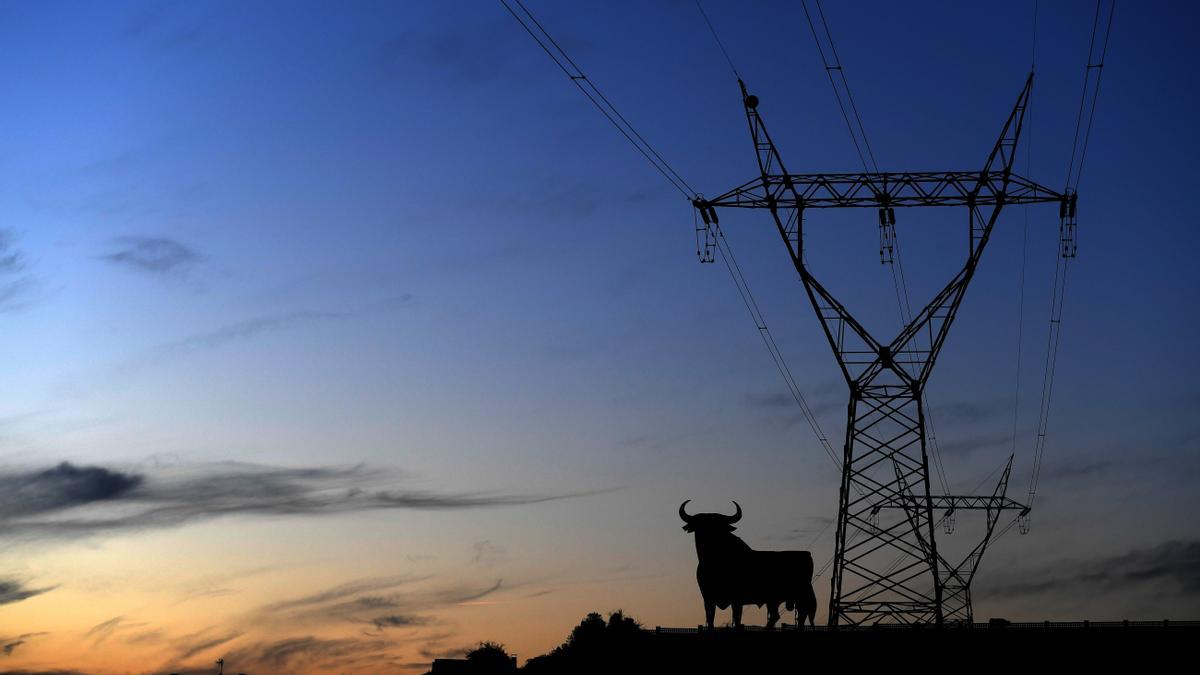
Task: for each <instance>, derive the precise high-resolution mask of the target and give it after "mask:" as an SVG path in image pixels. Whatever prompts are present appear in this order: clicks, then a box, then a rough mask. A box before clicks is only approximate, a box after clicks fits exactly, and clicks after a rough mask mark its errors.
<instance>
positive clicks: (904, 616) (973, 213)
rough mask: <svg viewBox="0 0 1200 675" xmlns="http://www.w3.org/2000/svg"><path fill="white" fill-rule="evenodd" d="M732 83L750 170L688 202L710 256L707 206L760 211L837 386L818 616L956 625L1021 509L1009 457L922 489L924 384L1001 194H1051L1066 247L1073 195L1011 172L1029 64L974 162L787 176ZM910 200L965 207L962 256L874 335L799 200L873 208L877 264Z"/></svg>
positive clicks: (1071, 245) (1030, 198) (1017, 199)
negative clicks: (974, 516) (986, 558)
mask: <svg viewBox="0 0 1200 675" xmlns="http://www.w3.org/2000/svg"><path fill="white" fill-rule="evenodd" d="M738 83H739V85H740V86H741V89H742V102H743V105H744V106H745V110H746V120H747V121H748V122H749V126H750V135H751V137H752V139H753V141H754V150H755V154H756V155H757V158H758V167H759V174H760V175H759V177H758V178H755V179H753V180H751V181H749V182H747V183H745V184H743V185H740V186H738V187H736V188H734V189H732V190H730V191H729V192H726V193H725V194H723V195H721V196H719V197H716V198H715V199H702V198H697V199H695V200H694V201H693V205H694V206H695V208H696V210H697V211H698V212H699V214H700V217H701V219H702V220H703V222H704V224H705V227H704V233H705V241H704V242H703V246H702V247H701V250H700V255H701V260H712V257H713V256H712V251H713V248H714V247H715V246H717V245H719V242H718V241H717V239H716V238H717V237H718V236H720V235H719V229H718V227H717V224H718V220H717V218H718V217H717V208H741V209H766V210H767V211H769V212H770V214H771V217H772V219H773V220H774V222H775V226H776V228H777V230H778V231H779V235H780V237H781V238H782V239H783V242H784V244H785V245H786V247H787V250H788V253H789V255H790V256H791V259H792V264H793V265H794V266H795V268H796V271H797V272H798V273H799V275H800V281H801V283H802V284H803V286H804V290H805V293H807V295H808V299H809V301H810V302H811V303H812V307H813V310H814V311H815V312H816V314H817V318H818V319H819V320H820V323H821V327H822V329H823V330H824V332H825V336H826V338H827V339H828V341H829V346H830V347H831V348H832V349H833V354H834V356H835V357H836V358H837V362H838V366H839V367H840V369H841V371H842V375H843V376H844V377H845V380H846V384H847V385H848V387H849V393H850V399H849V405H848V409H847V422H846V440H845V445H844V447H843V459H842V480H841V488H840V490H839V506H838V520H837V534H836V542H835V548H834V561H833V572H832V577H831V579H830V584H831V589H830V601H829V624H830V625H831V626H836V625H839V624H843V623H845V624H852V625H857V624H871V623H877V622H883V623H905V624H924V623H930V624H939V625H940V624H942V623H943V622H950V621H963V622H970V621H972V620H973V616H972V610H971V595H970V585H971V580H972V578H973V577H974V574H975V570H976V569H977V568H978V565H979V561H980V560H981V559H982V556H983V553H984V551H985V550H986V548H987V545H988V543H989V542H990V541H991V538H992V534H993V532H994V528H995V526H996V522H997V520H998V519H999V517H1000V515H1001V513H1002V512H1005V511H1009V512H1012V511H1015V512H1017V513H1019V514H1021V515H1027V514H1028V508H1027V507H1026V506H1024V505H1022V504H1019V503H1017V502H1016V501H1013V500H1012V499H1009V498H1008V497H1007V496H1006V490H1007V486H1008V478H1009V474H1010V472H1011V469H1012V459H1011V458H1010V459H1009V464H1008V467H1007V468H1006V469H1005V471H1004V473H1003V475H1002V477H1001V479H1000V481H999V483H998V484H997V486H996V488H995V490H994V491H993V492H992V494H990V495H978V496H976V495H953V494H934V493H933V492H931V490H930V480H929V478H930V475H929V454H928V452H927V450H926V440H927V436H926V434H927V431H926V421H925V419H926V413H925V410H924V400H925V399H924V390H925V385H926V383H927V382H928V380H929V375H930V372H931V371H932V369H933V364H934V362H935V361H936V359H937V356H938V353H939V352H940V351H941V348H942V345H943V344H944V343H945V340H946V335H947V333H948V331H949V330H950V325H951V324H952V323H953V322H954V317H955V314H956V313H957V311H958V307H959V305H960V304H961V303H962V300H963V296H964V294H965V293H966V290H967V286H968V285H969V284H970V282H971V279H972V277H973V276H974V275H975V270H976V268H977V267H978V265H979V261H980V258H981V256H982V255H983V251H984V249H985V248H986V247H987V244H988V241H989V239H990V237H991V234H992V228H993V227H994V226H995V224H996V221H997V219H998V218H999V216H1000V212H1001V210H1002V209H1003V208H1004V207H1005V206H1006V205H1027V204H1037V203H1058V204H1059V205H1060V209H1059V216H1060V218H1061V219H1062V224H1061V227H1060V239H1061V246H1060V250H1061V253H1062V255H1063V256H1064V257H1073V256H1074V253H1075V242H1074V237H1075V202H1076V200H1075V194H1074V193H1073V192H1072V191H1070V190H1068V191H1067V192H1066V193H1059V192H1056V191H1054V190H1051V189H1049V188H1047V187H1045V186H1043V185H1040V184H1038V183H1035V182H1034V181H1032V180H1029V179H1027V178H1024V177H1022V176H1019V175H1017V174H1015V173H1013V170H1012V169H1013V162H1014V159H1015V156H1016V148H1017V142H1018V140H1019V139H1020V135H1021V125H1022V123H1023V121H1024V118H1025V109H1026V106H1027V105H1028V103H1029V95H1030V91H1031V87H1032V85H1033V75H1032V73H1031V74H1030V76H1029V79H1028V80H1026V82H1025V86H1024V88H1022V90H1021V93H1020V95H1019V96H1018V97H1017V102H1016V104H1015V105H1014V106H1013V109H1012V112H1011V113H1010V114H1009V116H1008V119H1007V120H1006V121H1005V123H1004V127H1003V129H1002V130H1001V132H1000V137H999V139H998V140H997V141H996V144H995V146H994V147H993V148H992V151H991V153H990V154H989V155H988V157H987V161H986V162H985V163H984V165H983V168H982V169H980V170H977V171H948V172H935V171H930V172H911V173H909V172H899V173H887V172H864V173H859V174H854V173H836V174H792V173H788V171H787V169H786V168H785V167H784V164H783V158H782V156H781V155H780V153H779V150H778V149H777V148H776V146H775V144H774V143H773V142H772V141H771V137H770V135H769V134H768V133H767V128H766V124H765V123H764V122H763V119H762V116H761V115H760V114H759V112H758V106H759V101H758V98H757V97H756V96H753V95H751V94H750V93H749V92H747V90H746V86H745V84H744V83H743V82H742V81H741V80H740V79H739V80H738ZM921 206H942V207H965V208H966V210H967V234H968V237H967V244H968V245H967V256H966V262H965V263H964V265H963V267H962V269H961V270H960V271H959V272H958V273H957V274H956V275H955V276H954V277H953V278H952V279H951V280H950V281H949V283H947V284H946V285H945V287H944V288H942V290H941V291H940V292H938V293H937V295H935V296H934V298H933V299H932V300H931V301H930V302H929V303H928V304H927V305H926V306H925V307H924V308H923V309H922V310H921V311H920V312H919V313H917V314H916V315H914V316H913V317H912V319H911V321H909V322H908V324H907V325H905V326H904V328H903V329H902V330H901V331H900V333H899V334H898V335H897V336H896V337H895V338H893V339H892V340H891V341H889V342H882V341H880V340H878V339H876V338H875V337H874V336H872V335H871V334H870V333H869V332H867V330H866V329H865V328H864V327H863V325H862V324H861V323H859V322H858V321H857V320H856V319H855V318H854V317H853V316H852V315H851V314H850V312H849V311H848V310H847V309H846V307H845V306H843V305H842V304H841V303H840V302H838V300H837V299H836V298H835V297H834V295H833V294H832V293H830V291H829V290H827V289H826V288H825V287H824V286H823V285H821V283H820V282H819V281H818V280H817V278H816V277H815V276H814V275H813V273H812V272H811V271H810V270H809V268H808V265H807V263H806V259H805V255H804V219H805V211H806V210H808V209H831V208H860V209H876V210H877V212H878V216H879V237H880V257H881V260H882V261H883V262H889V261H890V260H891V256H892V246H893V243H894V240H895V224H896V216H895V210H896V209H902V208H913V207H921ZM970 510H982V511H984V512H985V516H986V534H985V535H984V537H983V539H982V541H981V542H980V543H979V544H978V545H976V546H975V547H974V548H973V549H972V550H971V551H970V552H969V553H968V554H967V555H966V557H965V558H963V559H962V560H960V561H957V562H952V561H950V560H947V559H946V557H945V556H944V555H943V554H942V553H940V552H939V551H938V548H937V544H936V537H935V530H936V529H937V528H938V527H939V526H944V527H946V529H947V531H949V530H950V529H952V527H953V523H954V516H955V514H956V513H957V512H959V511H970Z"/></svg>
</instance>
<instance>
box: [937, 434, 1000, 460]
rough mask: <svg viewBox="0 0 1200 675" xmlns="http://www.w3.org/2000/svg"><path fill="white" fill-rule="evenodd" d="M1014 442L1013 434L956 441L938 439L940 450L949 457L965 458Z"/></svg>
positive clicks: (974, 437)
mask: <svg viewBox="0 0 1200 675" xmlns="http://www.w3.org/2000/svg"><path fill="white" fill-rule="evenodd" d="M1010 442H1012V434H1005V433H998V434H990V435H987V434H985V435H979V436H973V437H970V438H960V439H954V440H949V441H946V440H942V439H940V438H939V439H938V449H939V450H941V452H942V454H943V455H946V456H948V457H965V456H967V455H970V454H972V453H975V452H978V451H980V450H984V449H986V448H992V447H995V446H998V445H1002V444H1007V443H1010Z"/></svg>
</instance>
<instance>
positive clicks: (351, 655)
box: [225, 636, 398, 673]
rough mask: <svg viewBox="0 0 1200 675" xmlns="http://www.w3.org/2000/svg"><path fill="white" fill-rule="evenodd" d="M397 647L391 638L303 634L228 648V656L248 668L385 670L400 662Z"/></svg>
mask: <svg viewBox="0 0 1200 675" xmlns="http://www.w3.org/2000/svg"><path fill="white" fill-rule="evenodd" d="M394 648H395V643H394V642H393V641H391V640H383V639H374V638H368V639H364V638H337V639H326V638H319V637H313V636H303V637H293V638H287V639H283V640H276V641H273V642H257V643H254V644H250V645H246V646H244V647H240V648H238V649H235V650H232V651H230V652H228V653H227V654H226V655H225V660H226V661H228V662H229V663H237V664H238V668H244V669H245V670H246V671H247V672H252V671H258V672H273V673H281V672H299V671H303V670H310V671H314V670H317V669H320V670H322V671H326V672H334V671H336V670H338V669H349V668H365V667H367V666H375V672H381V671H383V670H384V669H385V668H387V667H389V666H390V667H394V666H396V665H397V664H398V657H397V656H396V655H395V653H394Z"/></svg>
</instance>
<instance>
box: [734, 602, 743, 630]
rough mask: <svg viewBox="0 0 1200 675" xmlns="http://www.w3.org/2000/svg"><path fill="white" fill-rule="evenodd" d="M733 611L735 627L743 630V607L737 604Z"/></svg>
mask: <svg viewBox="0 0 1200 675" xmlns="http://www.w3.org/2000/svg"><path fill="white" fill-rule="evenodd" d="M732 609H733V627H734V628H741V626H742V606H741V605H738V604H735V605H733V607H732Z"/></svg>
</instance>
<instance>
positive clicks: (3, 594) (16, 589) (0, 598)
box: [0, 578, 58, 605]
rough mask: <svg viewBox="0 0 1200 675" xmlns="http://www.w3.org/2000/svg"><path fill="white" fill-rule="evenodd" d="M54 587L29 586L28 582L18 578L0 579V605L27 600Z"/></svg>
mask: <svg viewBox="0 0 1200 675" xmlns="http://www.w3.org/2000/svg"><path fill="white" fill-rule="evenodd" d="M55 588H58V587H57V586H47V587H44V588H30V587H29V586H28V584H26V583H25V582H24V581H21V580H20V579H11V578H10V579H0V605H9V604H12V603H14V602H20V601H22V600H28V599H29V598H32V597H34V596H36V595H41V594H42V593H46V592H47V591H52V590H54V589H55Z"/></svg>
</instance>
